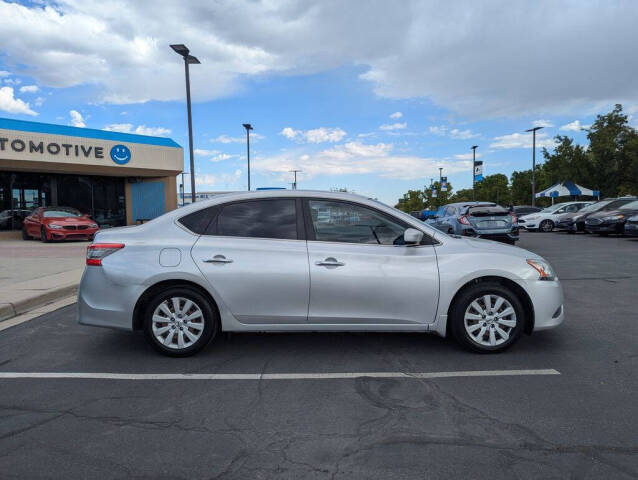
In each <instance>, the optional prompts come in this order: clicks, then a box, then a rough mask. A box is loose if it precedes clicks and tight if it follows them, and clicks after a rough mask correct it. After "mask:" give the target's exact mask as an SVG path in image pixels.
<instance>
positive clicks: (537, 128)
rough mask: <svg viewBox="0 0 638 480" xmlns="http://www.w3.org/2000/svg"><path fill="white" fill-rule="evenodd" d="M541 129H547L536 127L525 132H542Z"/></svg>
mask: <svg viewBox="0 0 638 480" xmlns="http://www.w3.org/2000/svg"><path fill="white" fill-rule="evenodd" d="M541 128H545V127H534V128H530V129H529V130H525V131H526V132H535V131H537V130H540V129H541Z"/></svg>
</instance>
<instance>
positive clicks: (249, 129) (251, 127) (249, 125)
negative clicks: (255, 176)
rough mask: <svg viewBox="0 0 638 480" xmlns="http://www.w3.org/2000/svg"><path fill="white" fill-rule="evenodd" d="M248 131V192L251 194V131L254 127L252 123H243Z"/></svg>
mask: <svg viewBox="0 0 638 480" xmlns="http://www.w3.org/2000/svg"><path fill="white" fill-rule="evenodd" d="M242 125H243V126H244V128H245V129H246V158H247V159H248V191H249V192H250V131H251V130H252V129H253V126H252V125H251V124H250V123H242Z"/></svg>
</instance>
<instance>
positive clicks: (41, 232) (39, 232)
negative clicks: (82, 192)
mask: <svg viewBox="0 0 638 480" xmlns="http://www.w3.org/2000/svg"><path fill="white" fill-rule="evenodd" d="M98 229H99V227H98V224H97V223H95V221H94V220H92V219H91V218H90V217H89V216H88V215H83V214H82V213H80V212H79V211H78V210H76V209H75V208H70V207H40V208H36V209H35V210H34V211H33V212H31V215H29V216H28V217H27V218H25V219H24V222H23V224H22V238H23V239H24V240H31V239H32V238H39V239H40V240H42V241H43V242H50V241H51V240H78V239H82V240H92V239H93V235H95V232H97V231H98Z"/></svg>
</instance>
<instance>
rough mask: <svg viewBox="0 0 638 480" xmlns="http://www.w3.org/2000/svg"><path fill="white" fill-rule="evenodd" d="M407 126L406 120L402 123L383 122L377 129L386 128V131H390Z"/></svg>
mask: <svg viewBox="0 0 638 480" xmlns="http://www.w3.org/2000/svg"><path fill="white" fill-rule="evenodd" d="M407 126H408V122H403V123H398V122H397V123H385V124H383V125H381V126H380V127H379V130H386V131H392V130H403V129H404V128H406V127H407Z"/></svg>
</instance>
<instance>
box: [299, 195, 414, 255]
mask: <svg viewBox="0 0 638 480" xmlns="http://www.w3.org/2000/svg"><path fill="white" fill-rule="evenodd" d="M308 203H309V206H310V214H311V216H312V226H313V228H314V231H315V239H316V240H319V241H322V242H345V243H366V244H372V245H403V243H404V242H403V232H404V231H405V229H406V227H405V226H403V225H400V224H399V223H395V222H393V221H392V220H390V219H389V218H388V217H386V216H385V215H382V214H381V213H378V212H376V211H374V210H373V209H369V208H366V207H361V206H359V205H353V204H351V203H345V202H331V201H325V200H310V201H309V202H308Z"/></svg>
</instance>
